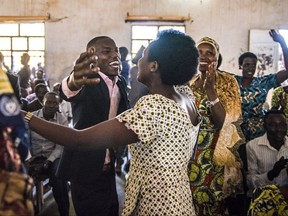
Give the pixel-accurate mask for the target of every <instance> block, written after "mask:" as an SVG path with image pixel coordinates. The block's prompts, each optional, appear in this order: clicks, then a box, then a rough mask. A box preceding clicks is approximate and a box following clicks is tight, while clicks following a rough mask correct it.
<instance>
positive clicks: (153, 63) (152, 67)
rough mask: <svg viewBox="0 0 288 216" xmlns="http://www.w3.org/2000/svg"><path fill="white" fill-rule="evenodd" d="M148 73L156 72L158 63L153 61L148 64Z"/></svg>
mask: <svg viewBox="0 0 288 216" xmlns="http://www.w3.org/2000/svg"><path fill="white" fill-rule="evenodd" d="M150 64H151V65H150V71H151V72H156V71H158V67H159V65H158V62H157V61H153V62H150Z"/></svg>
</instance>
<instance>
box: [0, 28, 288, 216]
mask: <svg viewBox="0 0 288 216" xmlns="http://www.w3.org/2000/svg"><path fill="white" fill-rule="evenodd" d="M269 34H270V36H271V38H272V39H273V40H274V41H275V42H277V43H279V44H280V46H281V48H282V51H283V56H284V65H285V68H286V69H284V70H282V71H279V72H277V73H276V72H275V73H273V74H269V75H264V76H259V77H256V76H254V75H255V71H256V68H257V56H256V55H255V54H253V53H251V52H245V53H243V54H241V55H240V57H239V69H240V70H241V72H242V75H236V73H232V72H227V71H225V70H220V69H219V67H220V64H221V62H222V60H223V59H222V58H223V57H225V55H223V53H221V52H220V46H219V44H218V43H217V42H216V41H215V40H214V39H212V38H210V37H203V38H201V39H200V40H199V41H198V42H197V43H196V42H195V41H194V40H193V39H192V38H191V37H190V36H189V35H187V34H184V33H181V32H179V31H177V30H172V29H170V30H164V31H161V32H160V33H159V34H158V36H157V38H156V39H155V40H153V41H152V42H151V43H150V44H149V45H148V46H147V47H143V46H142V47H141V48H140V49H139V51H138V53H137V55H136V56H135V57H134V58H133V59H132V63H134V66H133V67H130V65H129V62H128V59H127V54H128V49H127V48H126V47H120V48H119V49H118V46H117V45H116V43H115V41H114V40H113V39H112V38H110V37H108V36H100V37H95V38H93V39H91V40H90V41H89V42H88V43H87V46H86V51H85V52H83V53H81V54H80V56H79V57H78V59H77V60H76V62H75V65H74V67H73V70H72V72H71V73H70V74H69V75H68V76H67V77H65V78H64V79H63V80H62V81H59V82H57V83H55V84H54V85H53V90H52V91H50V86H49V82H48V81H47V80H45V78H44V76H43V69H42V70H40V69H39V71H37V72H36V74H37V77H36V78H35V79H34V80H32V79H31V70H30V69H29V68H30V67H29V55H28V54H27V53H24V54H23V56H22V57H21V63H22V64H23V68H22V69H21V70H20V71H19V72H18V74H16V75H13V74H11V71H10V70H9V68H7V66H6V67H5V64H4V57H3V55H2V54H1V53H0V54H1V55H0V57H1V59H0V66H1V67H0V72H1V74H0V75H1V77H0V78H1V80H0V84H1V88H0V90H1V89H2V88H3V89H4V87H5V89H9V91H8V92H10V93H11V89H12V88H13V90H14V92H15V96H16V98H17V99H14V101H15V100H16V102H17V103H19V104H20V105H18V106H21V109H22V111H21V112H22V115H23V117H24V119H25V121H26V123H27V125H28V126H29V130H28V132H29V134H28V135H29V137H30V146H27V145H24V144H23V145H22V149H20V148H19V146H18V147H17V148H16V147H15V151H16V152H18V154H19V155H22V157H21V159H22V164H23V163H24V162H25V159H27V151H28V149H29V150H30V153H31V156H32V157H31V158H30V159H29V160H28V161H29V163H30V164H31V165H30V166H29V167H30V168H31V167H32V168H33V164H34V165H35V164H36V165H35V166H36V168H35V166H34V169H32V168H31V169H30V170H29V169H28V171H27V173H28V174H31V173H33V172H34V173H35V172H36V173H37V172H39V173H46V174H47V175H48V176H49V179H50V183H51V186H52V190H53V195H54V197H55V200H56V203H57V205H58V209H59V213H60V215H61V216H62V215H63V216H64V215H69V199H68V189H69V187H68V182H70V184H71V195H72V201H73V206H74V209H75V212H76V214H77V215H91V216H92V215H101V216H102V215H103V216H106V215H107V216H116V215H119V213H121V214H122V215H187V216H188V215H189V216H190V215H200V216H201V215H213V216H214V215H247V214H249V215H265V214H267V215H287V214H288V204H287V203H288V201H287V200H288V190H287V188H288V186H287V185H288V139H287V137H286V135H287V110H288V106H287V105H288V99H287V97H288V96H287V95H286V94H288V93H287V92H288V91H287V86H288V83H287V79H288V71H287V69H288V48H287V45H286V43H285V40H284V38H283V36H281V35H280V34H279V33H278V32H277V31H275V30H271V31H270V32H269ZM28 74H30V75H29V76H28ZM27 76H28V78H27ZM8 81H9V82H8ZM19 83H20V84H19ZM2 86H3V87H2ZM6 86H9V88H7V87H6ZM10 86H11V87H10ZM274 88H275V90H274V94H273V97H272V102H271V107H269V109H263V107H264V104H265V102H266V98H267V93H268V91H269V90H270V89H274ZM1 94H2V95H4V91H3V92H2V91H1ZM5 94H6V93H5ZM13 97H14V96H13ZM3 98H4V97H1V98H0V99H1V100H3ZM11 100H12V99H11ZM266 108H267V107H266ZM17 110H18V111H17V112H16V113H17V116H18V117H19V113H20V108H19V109H17ZM1 112H3V111H2V110H1ZM0 114H1V113H0ZM0 117H1V115H0ZM12 126H13V125H12ZM7 127H9V128H11V125H8V126H6V127H5V128H4V127H2V128H1V130H2V134H3V135H2V137H4V134H7V133H8V132H10V131H11V130H8V129H7ZM14 127H15V126H14ZM25 130H26V128H25V125H24V126H23V129H22V132H23V131H25ZM5 136H7V135H5ZM1 139H2V138H1ZM2 140H5V139H4V138H3V139H2ZM2 140H1V142H3V141H2ZM12 140H13V141H14V140H15V139H12ZM15 142H16V141H14V144H15V146H17V144H16V143H15ZM18 142H19V141H18ZM22 143H25V141H23V142H22ZM20 146H21V145H20ZM23 146H24V147H23ZM63 146H64V147H63ZM127 146H128V154H129V155H130V167H129V177H128V178H127V180H126V187H125V203H124V209H123V211H122V212H119V201H118V197H117V190H116V182H115V173H119V170H120V172H121V166H122V164H123V156H124V153H125V154H127V150H126V149H127ZM24 150H26V151H24ZM23 151H24V153H23ZM0 153H1V151H0ZM23 158H24V159H23ZM0 159H1V158H0ZM0 161H1V160H0ZM14 162H15V161H14ZM20 163H21V162H20ZM39 164H40V165H39ZM4 168H5V167H4V166H3V165H2V164H1V167H0V171H2V169H3V170H4ZM8 172H17V173H22V174H23V176H24V177H23V178H26V179H27V178H29V176H27V175H26V174H25V173H26V171H25V166H24V165H23V168H22V169H20V168H17V169H16V168H14V169H13V170H9V171H8ZM0 175H2V173H1V172H0ZM3 175H4V174H3ZM31 175H32V174H31ZM33 175H34V174H33ZM0 184H1V180H0ZM0 193H1V188H0ZM30 209H31V207H30ZM27 212H30V213H31V212H32V210H29V211H28V210H27ZM0 213H1V205H0Z"/></svg>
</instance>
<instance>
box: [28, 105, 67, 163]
mask: <svg viewBox="0 0 288 216" xmlns="http://www.w3.org/2000/svg"><path fill="white" fill-rule="evenodd" d="M33 114H34V115H35V116H38V117H39V118H42V119H44V116H43V109H41V110H37V111H35V112H33ZM49 121H51V122H54V123H57V124H60V125H65V126H67V125H68V122H67V119H66V118H65V116H64V115H62V114H61V113H56V114H55V115H54V117H53V119H50V120H49ZM30 141H31V149H30V151H31V155H32V157H40V156H44V157H47V160H49V161H51V162H53V161H54V160H56V159H57V158H60V157H61V154H62V152H63V146H60V145H58V144H56V143H54V142H52V141H50V140H48V139H46V138H44V137H42V136H40V135H39V134H37V133H36V132H34V131H30Z"/></svg>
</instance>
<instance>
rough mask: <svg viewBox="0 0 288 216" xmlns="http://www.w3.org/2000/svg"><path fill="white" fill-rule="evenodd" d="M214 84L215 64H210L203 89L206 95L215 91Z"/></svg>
mask: <svg viewBox="0 0 288 216" xmlns="http://www.w3.org/2000/svg"><path fill="white" fill-rule="evenodd" d="M215 84H216V67H215V62H212V63H211V64H209V66H208V71H206V79H205V81H204V89H205V91H206V92H207V93H208V92H210V91H211V90H212V91H215Z"/></svg>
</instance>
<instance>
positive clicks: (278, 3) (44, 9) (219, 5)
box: [0, 0, 288, 83]
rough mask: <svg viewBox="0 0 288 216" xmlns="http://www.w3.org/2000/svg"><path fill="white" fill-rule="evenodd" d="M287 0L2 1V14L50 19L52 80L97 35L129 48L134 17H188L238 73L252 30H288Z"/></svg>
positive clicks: (191, 28) (190, 28)
mask: <svg viewBox="0 0 288 216" xmlns="http://www.w3.org/2000/svg"><path fill="white" fill-rule="evenodd" d="M287 8H288V0H101V1H100V0H90V1H89V0H1V7H0V16H13V15H14V16H45V15H47V13H49V14H50V16H51V20H49V21H47V22H46V69H47V76H48V78H49V79H51V82H52V83H53V82H56V81H58V80H61V79H62V78H63V77H64V76H66V75H67V74H69V72H70V71H71V68H72V66H73V61H74V60H75V59H76V58H77V57H78V55H79V54H80V52H82V51H84V50H85V46H86V43H87V42H88V41H89V40H90V39H91V38H92V37H94V36H98V35H108V36H110V37H112V38H114V39H115V41H116V43H117V44H118V45H119V46H126V47H128V48H130V46H131V45H130V40H131V25H132V24H131V23H125V21H124V20H125V18H126V14H127V12H129V14H130V15H151V16H153V15H154V16H155V15H158V16H160V15H161V16H169V15H171V16H172V15H175V16H188V14H190V16H191V19H192V20H191V21H189V22H186V30H187V33H188V34H189V35H191V36H192V37H193V38H194V39H195V40H196V41H197V40H198V39H200V38H201V37H203V36H210V37H212V38H214V39H215V40H216V41H217V42H218V43H219V44H220V50H221V53H222V55H223V58H224V60H223V63H222V66H221V68H222V69H225V70H228V71H231V72H234V73H237V74H238V73H239V72H240V71H239V70H238V66H237V59H238V56H239V54H241V53H242V52H244V51H247V50H248V37H249V29H270V28H276V29H278V28H288V13H287Z"/></svg>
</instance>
